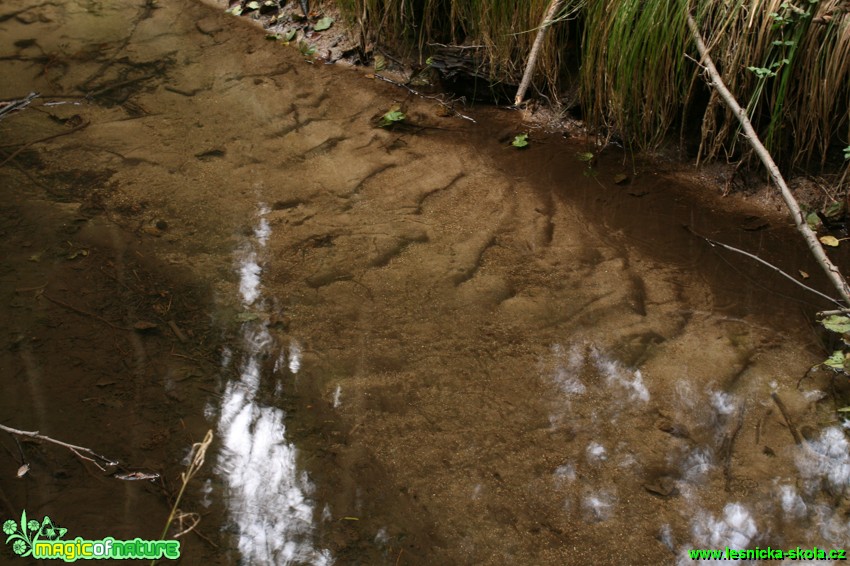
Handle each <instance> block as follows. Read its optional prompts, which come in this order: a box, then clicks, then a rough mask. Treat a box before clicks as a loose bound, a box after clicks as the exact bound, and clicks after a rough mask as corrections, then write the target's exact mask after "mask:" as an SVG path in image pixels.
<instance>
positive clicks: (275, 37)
mask: <svg viewBox="0 0 850 566" xmlns="http://www.w3.org/2000/svg"><path fill="white" fill-rule="evenodd" d="M278 39H280V36H279V35H278V34H276V33H267V34H266V41H277V40H278Z"/></svg>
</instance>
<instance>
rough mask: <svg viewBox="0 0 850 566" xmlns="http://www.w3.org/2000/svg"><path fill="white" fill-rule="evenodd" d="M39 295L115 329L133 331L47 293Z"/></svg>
mask: <svg viewBox="0 0 850 566" xmlns="http://www.w3.org/2000/svg"><path fill="white" fill-rule="evenodd" d="M41 296H42V297H44V298H45V299H47V300H48V301H50V302H51V303H55V304H57V305H59V306H60V307H64V308H66V309H68V310H71V311H74V312H75V313H77V314H81V315H83V316H90V317H92V318H94V319H95V320H99V321H100V322H102V323H104V324H106V325H109V326H110V327H112V328H114V329H115V330H125V331H127V332H132V331H133V329H132V328H126V327H124V326H118V325H117V324H113V323H111V322H109V321H108V320H106V319H105V318H103V317H102V316H98V315H96V314H94V313H93V312H88V311H84V310H83V309H78V308H77V307H74V306H71V305H69V304H68V303H63V302H62V301H60V300H58V299H54V298H53V297H51V296H50V295H48V294H47V293H41Z"/></svg>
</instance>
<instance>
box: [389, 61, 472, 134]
mask: <svg viewBox="0 0 850 566" xmlns="http://www.w3.org/2000/svg"><path fill="white" fill-rule="evenodd" d="M375 78H376V79H380V80H382V81H384V82H385V83H390V84H391V85H395V86H400V87H402V88H405V89H407V90H408V91H409V92H411V93H412V94H415V95H416V96H418V97H420V98H427V99H429V100H435V101H437V102H439V103H440V105H442V107H443V108H445V109H446V110H448V111H449V112H451V113H452V114H453V115H455V116H457V117H459V118H463V119H464V120H469V121H470V122H472V123H473V124H477V123H478V122H476V121H475V119H474V118H472V117H471V116H467V115H466V114H461V113H460V112H458V111H457V110H455V108H454V106H452V105H451V104H449V103H447V102H446V101H444V100H442V99H441V98H440V97H439V96H433V95H428V94H423V93H421V92H419V91H418V90H416V89H413V88H410V87H409V86H407V85H406V84H404V83H400V82H398V81H394V80H392V79H390V78H387V77H385V76H384V75H381V74H379V73H375Z"/></svg>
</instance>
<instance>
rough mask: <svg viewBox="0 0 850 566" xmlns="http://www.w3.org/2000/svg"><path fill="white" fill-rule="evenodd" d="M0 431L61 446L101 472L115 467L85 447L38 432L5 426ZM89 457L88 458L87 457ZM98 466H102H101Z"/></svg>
mask: <svg viewBox="0 0 850 566" xmlns="http://www.w3.org/2000/svg"><path fill="white" fill-rule="evenodd" d="M0 430H3V431H5V432H8V433H9V434H11V435H13V436H23V437H26V438H34V439H36V440H42V441H44V442H49V443H51V444H55V445H57V446H61V447H63V448H67V449H68V450H70V451H71V452H72V453H73V454H74V455H75V456H77V457H78V458H80V459H82V460H88V461H89V462H91V463H93V464H94V465H95V466H97V467H98V468H100V470H101V471H104V472H105V471H106V468H105V467H104V466H117V465H118V460H113V459H112V458H107V457H106V456H101V455H100V454H98V453H97V452H95V451H94V450H92V449H91V448H86V447H85V446H77V445H75V444H68V443H67V442H62V441H61V440H56V439H55V438H50V437H49V436H44V435H43V434H39V433H38V431H35V432H33V431H28V430H18V429H16V428H11V427H8V426H5V425H0ZM84 454H88V456H84ZM89 456H90V457H89ZM100 464H104V466H101V465H100Z"/></svg>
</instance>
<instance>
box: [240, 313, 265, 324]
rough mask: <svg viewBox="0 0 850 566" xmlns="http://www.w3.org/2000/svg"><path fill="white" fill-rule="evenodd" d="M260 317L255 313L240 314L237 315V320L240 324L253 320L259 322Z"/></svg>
mask: <svg viewBox="0 0 850 566" xmlns="http://www.w3.org/2000/svg"><path fill="white" fill-rule="evenodd" d="M258 318H260V317H259V315H258V314H257V313H253V312H240V313H239V314H237V315H236V320H237V321H238V322H251V321H252V320H257V319H258Z"/></svg>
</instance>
